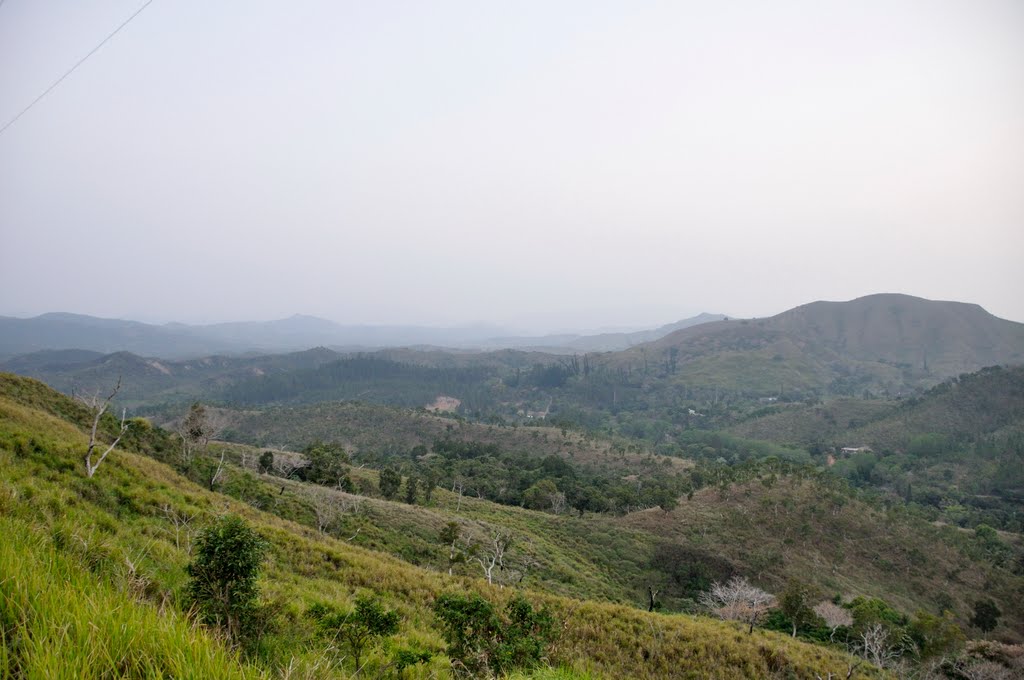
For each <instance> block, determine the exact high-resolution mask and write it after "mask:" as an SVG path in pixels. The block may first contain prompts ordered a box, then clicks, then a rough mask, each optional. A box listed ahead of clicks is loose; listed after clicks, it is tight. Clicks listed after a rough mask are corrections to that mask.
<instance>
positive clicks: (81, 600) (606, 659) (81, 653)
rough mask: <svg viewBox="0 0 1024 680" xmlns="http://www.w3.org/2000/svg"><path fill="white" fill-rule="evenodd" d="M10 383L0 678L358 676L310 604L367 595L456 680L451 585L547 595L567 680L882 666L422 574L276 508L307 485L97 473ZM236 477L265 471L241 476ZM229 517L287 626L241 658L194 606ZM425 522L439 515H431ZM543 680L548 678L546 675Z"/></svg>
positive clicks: (154, 441) (494, 593)
mask: <svg viewBox="0 0 1024 680" xmlns="http://www.w3.org/2000/svg"><path fill="white" fill-rule="evenodd" d="M0 377H2V390H0V392H2V396H0V471H2V476H0V528H2V529H3V535H4V536H5V539H6V540H5V541H4V542H3V544H2V545H0V564H2V565H3V566H4V573H5V574H15V575H16V578H14V579H13V580H12V579H4V580H2V581H0V621H3V623H4V635H3V636H0V649H2V653H0V672H2V673H3V674H4V675H6V676H12V677H63V676H66V675H68V674H71V675H74V676H75V677H94V676H98V675H100V674H101V673H102V672H103V671H102V669H103V668H105V667H107V664H109V663H110V661H111V660H112V659H117V660H118V662H117V664H118V668H119V670H118V674H119V675H120V676H127V677H155V676H175V677H271V676H273V677H309V678H312V677H338V678H344V677H353V674H354V673H355V671H354V669H352V668H351V667H350V665H346V664H345V662H344V657H342V658H341V659H337V660H334V661H331V660H330V659H335V658H336V657H332V656H329V652H330V650H329V649H326V650H325V648H324V646H323V643H322V642H318V640H317V638H316V636H315V629H314V627H313V623H312V622H311V620H310V618H309V617H308V616H306V614H305V612H307V611H308V610H309V608H310V607H311V606H312V605H313V604H314V603H317V602H324V601H328V602H333V603H337V604H338V605H341V606H347V605H350V604H351V603H352V602H353V600H354V598H355V597H356V596H357V595H361V594H372V595H373V596H375V597H377V598H379V599H380V600H382V601H383V602H384V603H385V605H386V606H387V607H388V608H390V609H393V610H395V611H396V612H398V614H399V619H400V622H401V625H400V629H399V632H398V634H397V636H396V638H395V641H394V645H395V646H397V647H398V648H402V649H408V648H412V649H417V650H427V651H430V652H431V656H430V658H429V660H428V661H427V662H426V663H425V664H421V665H417V666H415V667H413V668H410V669H408V670H407V672H406V674H405V675H404V677H415V678H426V677H447V676H448V667H449V665H448V664H449V660H448V658H447V657H446V655H445V651H444V645H443V641H442V639H441V636H440V634H439V632H438V630H437V628H435V627H434V625H435V624H434V619H433V616H432V614H431V607H432V604H433V602H434V601H435V599H436V598H437V597H438V596H439V595H441V594H442V593H449V592H456V591H458V592H466V591H469V592H476V593H481V594H483V595H484V596H486V597H487V598H489V599H492V600H496V601H498V602H505V601H507V600H508V599H509V598H510V597H511V596H512V595H513V594H514V592H521V593H523V594H525V595H526V597H528V598H529V599H530V600H531V601H532V602H534V603H536V604H538V605H539V604H544V605H546V606H547V607H548V608H549V610H550V611H551V612H552V613H553V614H554V616H555V617H557V620H558V621H560V622H561V623H560V624H559V625H560V628H559V635H558V640H557V641H556V642H555V644H554V645H552V647H551V649H550V651H549V653H548V656H547V659H548V661H549V662H550V663H551V664H553V665H559V666H562V667H563V669H564V670H562V671H561V672H560V674H559V675H558V677H562V678H576V677H580V678H600V677H626V676H629V677H634V678H666V677H680V676H682V677H695V678H696V677H701V678H744V677H776V676H777V677H797V678H813V677H815V675H816V674H820V673H829V672H832V673H842V674H843V675H847V672H848V671H849V670H850V669H851V668H854V670H853V671H852V672H851V673H852V676H853V677H861V678H865V677H878V676H880V673H879V672H878V671H877V670H876V669H873V668H872V667H870V666H868V665H866V664H860V665H855V663H854V662H853V660H852V659H851V658H850V657H849V656H847V655H845V654H843V653H841V652H839V651H836V650H834V649H830V648H827V647H823V646H814V645H809V644H807V643H805V642H802V641H799V640H793V639H792V638H790V637H788V636H786V635H783V634H779V633H773V632H769V631H760V630H759V631H756V632H755V633H754V634H752V635H748V634H747V633H746V632H745V631H744V630H741V628H740V627H739V626H737V625H735V624H729V623H722V622H718V621H714V620H711V619H709V618H706V617H693V616H687V615H662V614H652V613H647V612H644V611H641V610H638V609H635V608H632V607H628V606H623V605H615V604H610V603H602V602H600V601H584V600H579V599H571V598H566V597H562V596H558V595H555V594H550V593H548V592H545V590H544V589H539V590H524V589H519V588H513V587H510V586H507V587H505V588H498V587H497V586H491V585H488V584H487V583H486V582H484V581H482V580H481V579H479V578H473V577H470V576H447V575H446V574H444V573H440V572H438V571H434V570H430V569H424V568H422V567H415V566H412V565H410V564H408V563H406V562H403V561H401V560H398V559H395V558H394V557H390V556H388V555H387V554H384V553H382V552H379V551H374V550H368V549H366V548H363V547H358V546H356V545H353V544H351V543H350V542H349V541H347V540H344V539H343V538H337V537H334V536H332V535H331V534H325V533H323V532H319V531H317V530H316V529H315V528H310V527H308V526H303V525H302V524H299V523H297V522H295V521H293V520H291V519H286V518H283V517H282V516H279V515H277V514H275V512H287V510H288V508H289V507H295V503H296V502H300V503H301V502H302V496H301V495H300V494H305V493H309V491H306V490H305V489H303V488H301V487H300V488H298V489H296V490H293V491H288V493H287V494H286V496H287V497H286V498H285V501H284V502H281V503H277V504H273V505H267V506H266V507H265V509H263V510H260V509H256V508H254V507H252V506H251V505H248V504H246V503H243V502H241V501H238V500H235V499H233V498H230V497H228V496H225V495H222V494H220V493H215V492H211V491H209V490H207V489H205V488H202V487H201V486H198V485H196V484H194V483H193V482H190V481H188V480H187V479H185V478H184V477H182V476H180V475H179V474H178V473H177V472H175V471H174V470H173V469H172V468H171V467H170V466H168V465H167V464H164V463H161V462H158V461H157V460H154V459H152V458H149V457H146V456H143V455H139V454H137V453H132V452H129V451H116V452H115V453H114V454H113V455H112V456H111V458H110V459H108V460H107V462H105V463H104V466H103V467H102V468H101V469H100V471H99V472H98V473H97V474H96V476H95V477H93V478H87V477H86V476H85V475H84V474H83V473H82V471H81V470H80V460H79V456H80V452H81V450H82V448H83V447H84V444H85V434H84V433H83V432H82V431H81V430H80V429H79V423H80V421H81V419H82V417H83V415H84V414H83V413H82V411H81V408H80V407H78V406H77V405H76V404H75V403H74V402H72V401H70V400H68V399H67V398H65V397H62V396H61V395H59V394H57V393H54V392H52V391H49V390H47V389H46V388H44V387H43V386H41V385H39V384H38V383H33V382H32V381H27V380H25V379H18V378H13V377H10V376H0ZM162 437H163V435H162V434H161V433H159V432H158V431H155V430H153V431H150V432H149V434H147V433H146V432H140V433H137V436H136V438H135V439H134V441H135V444H134V445H137V446H139V447H140V448H141V449H143V450H148V451H150V452H151V453H152V454H153V455H156V456H157V457H161V456H163V455H166V454H167V452H164V453H161V452H160V451H161V449H160V446H159V444H160V442H161V441H162ZM147 438H149V439H147ZM134 445H133V446H134ZM154 447H155V448H154ZM230 475H231V476H232V477H234V476H238V477H239V479H240V480H242V481H244V480H245V479H254V478H253V477H252V475H251V474H250V473H245V472H243V471H233V472H231V473H230ZM257 483H260V482H259V480H257ZM285 491H287V489H286V490H285ZM279 497H280V494H279ZM394 507H395V509H396V510H397V509H398V507H399V505H398V504H395V506H394ZM484 510H485V511H487V512H491V513H493V512H495V511H496V510H500V509H498V508H495V510H486V508H484ZM226 512H227V513H232V514H235V515H238V516H241V517H242V518H244V519H245V520H246V521H247V522H248V523H249V524H250V525H251V526H253V527H254V528H255V530H256V531H257V532H258V533H259V534H260V535H261V536H262V537H263V539H265V540H266V541H267V542H268V543H269V559H268V561H267V563H266V566H265V568H264V571H263V576H262V577H261V579H260V585H261V590H262V592H263V598H264V600H263V602H264V606H266V607H269V609H267V610H266V611H268V612H269V614H268V615H271V616H274V617H276V620H277V625H272V626H270V627H268V628H266V630H265V632H264V634H263V636H262V638H261V642H260V647H259V650H258V651H257V652H255V653H250V654H247V655H246V656H245V657H244V658H240V657H239V656H238V653H237V651H231V650H227V649H225V648H224V647H223V646H222V642H221V641H220V639H218V638H217V637H216V636H215V635H210V634H207V633H206V632H205V629H204V628H202V627H198V626H197V625H196V624H195V623H194V622H190V621H189V619H188V617H187V614H186V612H185V611H184V602H183V592H182V591H183V588H184V586H185V582H186V579H187V574H186V570H185V567H186V565H187V564H188V562H189V559H190V557H189V550H188V546H189V545H191V544H192V541H193V540H194V537H195V533H193V532H194V531H195V530H196V529H198V528H199V527H201V526H203V525H205V524H208V523H209V522H211V521H212V520H213V519H214V518H215V517H217V516H218V515H222V514H223V513H226ZM520 512H521V513H522V512H524V511H520ZM396 514H398V513H395V512H391V513H384V516H387V515H396ZM183 518H190V519H188V522H192V523H193V524H183V523H182V522H183V521H184V519H183ZM423 518H424V521H426V522H434V521H436V520H435V519H432V518H431V514H430V511H427V512H425V513H424V514H423ZM538 518H539V519H544V518H543V517H542V516H540V515H538ZM524 520H525V521H527V522H528V521H529V515H524ZM417 521H419V520H417ZM488 521H489V522H494V521H495V519H494V518H491V519H490V520H488ZM498 521H502V520H498ZM509 521H511V519H510V520H509ZM544 545H549V546H551V547H552V548H554V547H555V546H556V545H557V544H556V543H554V542H551V541H546V542H545V544H544ZM381 547H383V548H385V549H387V546H381ZM29 585H30V586H31V587H28V586H29ZM391 650H392V647H391V645H385V646H381V647H377V648H374V649H373V650H371V651H370V652H368V653H367V654H366V658H367V662H366V663H367V665H366V666H365V667H364V669H363V671H362V673H363V674H365V673H378V674H379V673H385V672H388V670H389V669H393V666H389V663H390V662H389V658H390V657H389V654H390V653H391ZM55 674H56V675H55ZM360 677H361V675H360ZM524 677H525V676H524ZM532 677H537V678H543V677H550V671H544V670H543V669H542V670H541V671H539V672H538V674H537V675H535V676H532Z"/></svg>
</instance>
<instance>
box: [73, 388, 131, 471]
mask: <svg viewBox="0 0 1024 680" xmlns="http://www.w3.org/2000/svg"><path fill="white" fill-rule="evenodd" d="M120 390H121V377H120V376H118V378H117V384H116V385H115V386H114V389H113V390H112V391H111V392H110V395H109V396H108V397H107V398H106V399H105V400H104V401H103V403H102V404H101V403H100V400H99V393H98V392H95V393H93V395H92V396H91V397H88V398H87V397H84V396H81V395H78V396H76V397H75V398H76V399H78V401H79V402H81V403H82V404H84V405H85V406H86V408H88V409H89V410H90V411H92V428H91V430H90V431H89V446H88V447H87V448H86V450H85V475H86V476H87V477H89V478H92V476H93V475H94V474H96V470H98V469H99V467H100V464H101V463H102V462H103V460H104V459H105V458H106V457H107V454H109V453H110V452H111V451H113V450H114V447H115V446H117V444H118V442H120V441H121V437H123V436H124V434H125V432H127V431H128V423H127V420H126V418H127V415H128V411H127V409H122V410H121V430H120V432H119V433H118V435H117V438H116V439H114V443H113V444H111V445H110V446H109V447H107V450H106V451H104V452H103V455H101V456H100V457H99V460H97V461H96V464H95V465H94V464H93V462H92V454H93V452H94V451H95V450H96V432H97V431H98V430H99V426H100V419H101V418H102V417H103V414H104V413H106V411H107V408H108V407H109V406H110V402H111V401H112V400H113V399H114V397H116V396H117V393H118V392H119V391H120Z"/></svg>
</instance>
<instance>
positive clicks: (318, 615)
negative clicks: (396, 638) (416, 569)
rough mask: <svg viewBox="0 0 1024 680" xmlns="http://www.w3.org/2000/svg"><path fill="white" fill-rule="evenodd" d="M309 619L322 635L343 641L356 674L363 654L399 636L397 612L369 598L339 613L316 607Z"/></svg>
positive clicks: (311, 610) (327, 606)
mask: <svg viewBox="0 0 1024 680" xmlns="http://www.w3.org/2000/svg"><path fill="white" fill-rule="evenodd" d="M309 616H310V617H311V618H312V619H313V620H314V621H316V622H317V626H318V627H319V629H320V633H321V635H323V636H325V637H327V638H329V639H332V640H334V639H340V640H343V641H344V642H345V644H347V645H348V648H349V649H350V650H351V651H352V656H353V658H354V659H355V664H356V672H359V670H360V669H361V668H362V656H363V651H364V650H365V649H366V648H367V646H370V645H372V644H374V643H375V642H376V641H377V640H379V639H380V638H384V637H389V636H391V635H394V634H395V633H397V632H398V622H399V616H398V612H395V611H387V610H385V609H384V607H382V606H381V604H380V603H379V602H378V601H377V600H374V599H371V598H369V597H359V598H356V606H355V609H353V610H352V611H349V612H339V611H337V610H335V609H333V608H332V607H330V606H329V605H324V604H315V605H313V606H312V607H310V609H309Z"/></svg>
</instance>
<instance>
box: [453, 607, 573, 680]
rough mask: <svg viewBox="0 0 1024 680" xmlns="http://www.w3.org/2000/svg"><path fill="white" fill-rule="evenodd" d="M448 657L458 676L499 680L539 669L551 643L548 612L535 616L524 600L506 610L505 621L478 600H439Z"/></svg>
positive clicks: (551, 619) (551, 631) (491, 608)
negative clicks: (496, 677)
mask: <svg viewBox="0 0 1024 680" xmlns="http://www.w3.org/2000/svg"><path fill="white" fill-rule="evenodd" d="M434 614H435V615H436V616H437V618H438V620H439V621H440V622H441V626H442V628H443V635H444V638H445V641H446V642H447V643H448V656H449V658H451V660H452V670H453V672H454V673H455V674H456V675H461V676H467V677H480V676H484V675H501V674H504V673H508V672H510V671H512V670H513V669H516V668H532V667H534V666H536V665H537V664H538V663H540V661H541V658H542V656H543V654H544V649H545V647H546V646H547V645H548V643H549V642H551V640H552V638H553V630H554V619H553V618H552V616H551V614H550V612H549V611H548V610H547V608H544V609H541V610H540V611H534V610H533V606H532V605H530V603H529V602H527V601H526V600H525V599H524V598H523V597H522V596H516V597H515V598H514V599H513V600H512V601H511V602H509V603H508V606H507V607H506V608H505V614H506V616H505V617H502V616H500V615H499V614H498V612H497V611H496V610H495V608H494V605H492V604H491V603H490V602H488V601H487V600H485V599H484V598H482V597H480V596H479V595H473V596H471V597H462V596H460V595H442V596H440V597H439V598H437V601H436V602H435V604H434Z"/></svg>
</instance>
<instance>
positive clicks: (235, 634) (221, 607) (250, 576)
mask: <svg viewBox="0 0 1024 680" xmlns="http://www.w3.org/2000/svg"><path fill="white" fill-rule="evenodd" d="M267 547H268V546H267V542H266V541H265V540H264V539H263V538H262V537H261V536H260V535H259V534H257V533H256V532H255V531H253V530H252V529H251V528H250V527H249V525H248V524H246V523H245V520H243V519H242V518H241V517H238V516H236V515H226V516H223V517H220V518H219V519H218V520H217V521H216V522H215V523H214V524H213V525H212V526H210V527H207V528H206V529H204V530H203V531H202V532H201V533H200V534H199V536H198V537H197V538H196V542H195V558H194V559H193V560H192V563H191V564H189V565H188V575H189V577H190V580H189V584H188V594H189V599H190V600H191V602H192V606H193V607H195V608H196V610H197V611H198V612H199V615H200V617H201V618H202V620H203V621H205V622H206V623H209V624H212V625H215V626H219V627H220V628H222V629H223V630H224V631H225V633H227V636H228V638H229V639H231V640H233V641H236V642H239V641H244V640H245V639H246V638H249V637H251V636H252V634H253V633H254V632H255V629H256V625H255V624H256V622H257V618H258V613H259V611H258V607H257V600H258V599H259V588H258V586H257V585H256V579H257V578H258V577H259V572H260V568H261V566H262V564H263V558H264V556H265V555H266V552H267Z"/></svg>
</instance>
